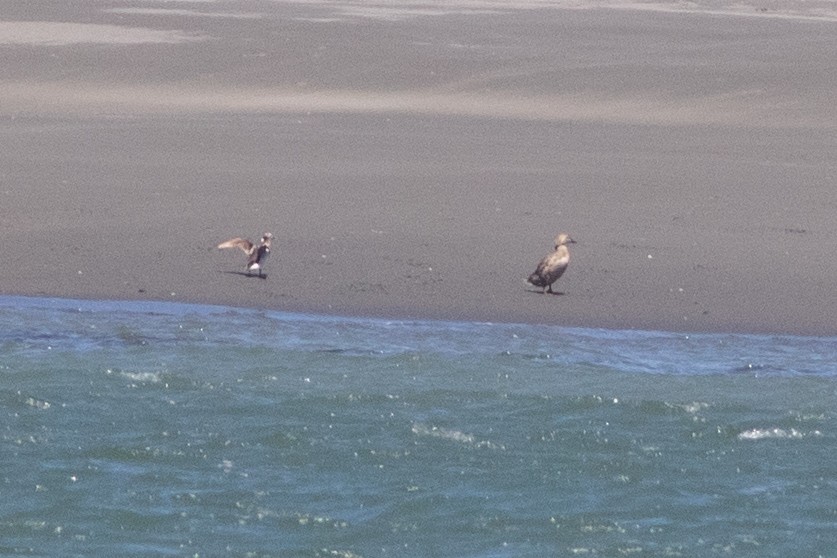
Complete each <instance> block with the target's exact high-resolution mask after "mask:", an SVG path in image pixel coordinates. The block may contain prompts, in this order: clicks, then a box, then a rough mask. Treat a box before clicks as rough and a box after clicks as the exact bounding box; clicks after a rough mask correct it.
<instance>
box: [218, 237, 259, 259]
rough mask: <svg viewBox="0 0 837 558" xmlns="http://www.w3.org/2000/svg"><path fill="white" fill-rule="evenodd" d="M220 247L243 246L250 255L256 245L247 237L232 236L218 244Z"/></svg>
mask: <svg viewBox="0 0 837 558" xmlns="http://www.w3.org/2000/svg"><path fill="white" fill-rule="evenodd" d="M218 248H221V249H223V248H241V249H242V250H244V253H245V254H247V255H248V256H249V255H251V254H252V253H253V251H254V249H255V248H256V245H255V244H253V243H252V242H250V241H249V240H247V239H246V238H231V239H229V240H227V241H226V242H222V243H221V244H219V245H218Z"/></svg>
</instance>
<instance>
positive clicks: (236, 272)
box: [218, 270, 267, 279]
mask: <svg viewBox="0 0 837 558" xmlns="http://www.w3.org/2000/svg"><path fill="white" fill-rule="evenodd" d="M218 273H226V274H227V275H240V276H241V277H247V278H249V279H267V273H262V274H261V275H258V274H255V275H254V274H252V273H247V272H246V271H221V270H219V271H218Z"/></svg>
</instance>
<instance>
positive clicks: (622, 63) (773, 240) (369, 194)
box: [0, 0, 837, 335]
mask: <svg viewBox="0 0 837 558" xmlns="http://www.w3.org/2000/svg"><path fill="white" fill-rule="evenodd" d="M593 4H596V5H599V6H604V7H597V8H594V9H586V6H590V5H593ZM775 4H776V5H775V6H774V5H773V4H771V3H770V2H764V3H763V4H761V5H754V6H749V7H748V6H745V5H744V4H741V3H736V4H734V5H733V4H730V5H726V4H724V3H723V2H721V1H720V0H718V1H714V2H713V1H710V0H707V1H704V2H697V3H689V4H688V6H689V7H690V10H689V11H686V10H684V9H682V8H683V6H684V5H685V4H681V3H675V2H662V1H661V2H658V3H657V4H651V3H645V4H629V3H625V2H597V3H586V2H558V1H556V2H547V1H531V2H520V3H508V2H503V3H498V2H490V1H486V2H476V1H473V2H466V1H463V2H450V3H441V4H440V3H438V2H433V3H431V2H428V3H426V4H422V3H421V2H410V3H399V2H379V3H375V2H313V1H309V2H303V1H300V2H277V1H264V2H248V3H246V4H245V5H243V6H242V3H238V2H224V1H217V2H211V1H203V2H198V1H194V2H176V3H175V2H172V3H167V2H163V3H153V4H152V3H146V2H142V1H141V0H135V1H125V2H101V1H88V2H75V3H72V5H71V6H65V5H64V3H60V2H55V3H48V4H37V10H36V8H35V7H31V6H35V5H34V4H30V3H25V2H20V3H11V5H9V6H5V5H4V13H3V14H2V16H0V19H2V20H0V51H2V55H0V60H2V73H0V75H2V78H1V79H0V228H2V231H3V236H4V242H3V244H2V246H1V247H0V261H2V262H3V264H4V265H3V266H2V267H0V294H24V295H44V296H64V297H83V298H108V299H158V300H174V301H193V302H205V303H217V304H228V305H236V306H253V307H264V308H271V309H281V310H292V311H304V312H318V313H333V314H345V315H366V316H382V317H391V318H396V319H401V318H443V319H456V320H459V319H464V320H480V321H521V322H532V323H554V324H563V325H575V326H591V327H618V328H641V329H664V330H675V331H739V332H777V333H799V334H819V335H837V308H836V307H837V297H835V295H834V287H835V279H837V258H835V257H834V254H835V248H837V219H835V217H834V215H835V213H837V110H835V107H837V87H835V83H837V62H836V61H835V60H837V59H835V57H834V53H835V52H837V17H835V13H837V9H835V2H829V1H827V0H823V1H821V2H816V3H812V2H809V3H792V2H786V3H775ZM169 5H170V7H169ZM440 5H443V6H444V9H441V8H439V6H440ZM184 6H185V7H186V8H184ZM509 6H514V8H513V9H512V8H509ZM579 6H581V7H582V8H584V9H579ZM776 6H780V7H782V9H783V11H778V10H777V9H776ZM50 10H51V11H50ZM806 10H807V11H806ZM267 230H269V231H272V232H273V233H274V234H275V235H276V237H277V241H278V242H277V244H276V245H275V247H274V251H273V255H272V259H271V261H270V263H269V269H268V272H269V278H268V279H267V280H259V279H257V278H251V279H248V278H245V277H243V276H242V275H241V274H240V272H241V270H242V269H243V263H244V255H243V254H241V253H235V252H231V251H224V252H219V251H217V250H215V249H214V246H215V245H216V244H217V243H218V242H220V241H222V240H226V239H227V238H229V237H231V236H239V235H247V236H250V237H251V238H254V239H255V238H257V237H258V236H259V235H260V234H261V233H262V232H264V231H267ZM560 231H566V232H569V233H571V234H572V236H573V237H574V238H575V239H576V240H577V241H578V244H575V245H573V246H572V247H571V248H572V257H573V260H572V261H571V263H570V268H569V270H568V271H567V273H566V274H565V275H564V277H563V278H561V280H560V281H559V283H558V284H556V289H557V290H559V291H562V292H563V293H564V294H563V295H560V296H550V295H541V294H537V292H536V291H539V289H534V288H532V287H531V286H528V285H526V284H524V281H523V279H524V278H525V277H526V276H527V275H528V274H529V273H530V272H531V271H532V269H533V268H534V265H535V264H536V262H537V261H538V260H539V259H540V258H541V257H542V256H543V255H544V254H545V253H546V252H547V251H548V250H549V249H550V248H551V241H552V239H553V237H554V236H555V234H556V233H557V232H560Z"/></svg>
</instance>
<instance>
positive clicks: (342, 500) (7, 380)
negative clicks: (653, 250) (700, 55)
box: [0, 297, 837, 558]
mask: <svg viewBox="0 0 837 558" xmlns="http://www.w3.org/2000/svg"><path fill="white" fill-rule="evenodd" d="M835 455H837V339H835V338H805V337H783V336H748V335H720V334H711V335H707V334H702V335H684V334H674V333H661V332H631V331H606V330H590V329H570V328H562V327H544V326H533V325H515V324H484V323H448V322H432V321H383V320H368V319H348V318H337V317H318V316H307V315H295V314H283V313H277V312H267V311H254V310H242V309H234V308H224V307H208V306H192V305H176V304H164V303H140V302H90V301H73V300H57V299H29V298H17V297H3V298H0V555H2V556H17V555H21V556H303V557H304V556H310V557H319V556H323V557H331V556H334V557H344V558H348V557H377V556H399V557H401V556H421V557H425V556H451V557H485V558H487V557H501V556H502V557H505V556H508V557H518V556H532V557H543V556H597V557H599V556H614V557H622V556H736V557H741V556H754V557H755V556H758V557H765V556H777V557H789V556H799V557H803V556H806V557H814V556H835V555H837V550H835V549H837V460H835Z"/></svg>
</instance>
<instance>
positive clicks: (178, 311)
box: [0, 294, 837, 340]
mask: <svg viewBox="0 0 837 558" xmlns="http://www.w3.org/2000/svg"><path fill="white" fill-rule="evenodd" d="M54 301H58V304H59V306H58V309H65V310H75V309H77V310H80V311H82V312H84V311H87V312H118V311H125V310H126V309H127V311H128V312H131V313H138V314H143V313H155V314H156V313H165V314H172V315H182V314H187V313H190V312H197V313H198V314H203V313H209V314H214V313H224V312H228V311H234V312H235V311H244V312H253V313H262V312H269V313H273V314H276V315H278V316H279V317H280V318H285V317H287V318H290V319H302V320H315V321H335V322H340V321H346V322H372V323H376V322H381V323H387V324H392V323H405V324H412V323H419V324H432V323H440V324H452V325H473V326H486V327H491V326H509V327H516V326H517V327H537V326H544V327H549V328H559V329H567V330H579V331H591V332H605V333H615V334H619V333H636V334H641V335H662V336H685V337H686V338H689V337H691V336H715V337H718V336H727V335H729V336H743V337H750V336H753V337H764V338H769V337H787V338H798V339H820V340H832V339H837V335H827V334H806V333H790V332H780V331H765V332H751V331H716V330H711V329H710V330H705V331H704V330H696V331H692V330H674V331H672V330H666V329H642V328H618V327H607V326H595V325H565V324H558V323H532V322H521V321H494V320H468V319H459V320H457V319H445V318H434V317H396V316H383V315H375V314H370V315H362V314H353V315H346V314H327V313H322V312H314V311H309V312H306V311H299V310H286V309H281V308H264V307H249V306H230V305H226V304H221V303H217V302H199V301H173V300H157V299H103V298H78V297H72V298H65V297H61V296H52V295H18V294H2V295H0V307H2V306H6V307H13V308H20V307H21V306H23V307H33V308H41V309H43V308H51V309H52V308H56V306H55V305H53V304H51V302H54ZM79 305H80V306H85V305H86V306H88V307H89V308H79Z"/></svg>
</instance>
